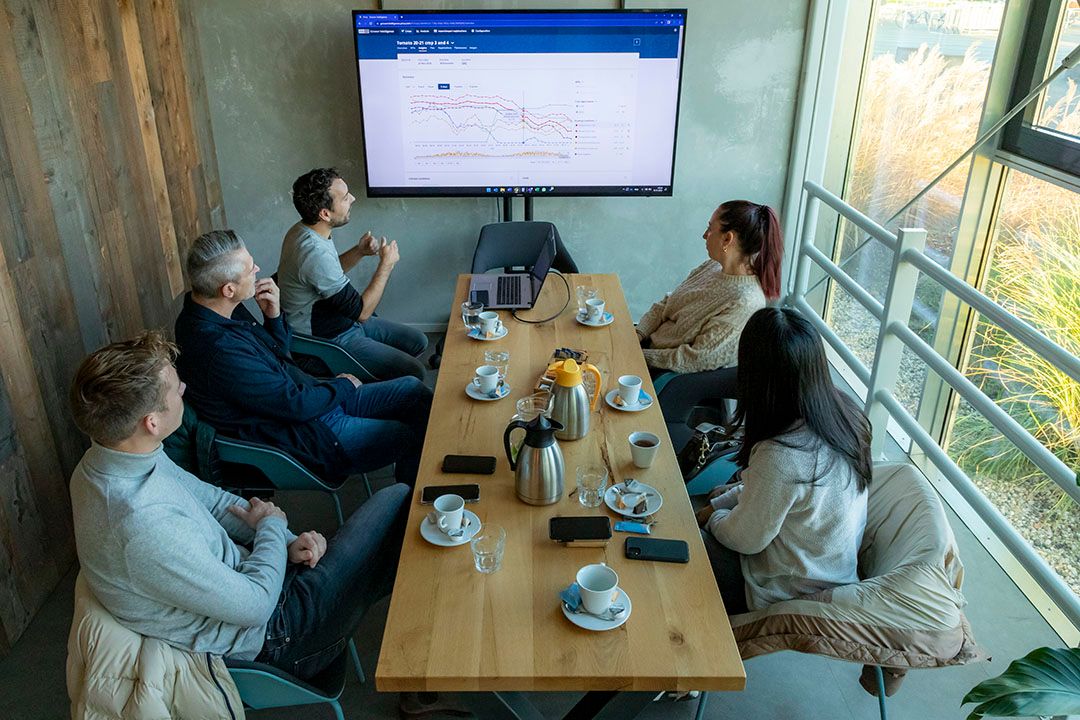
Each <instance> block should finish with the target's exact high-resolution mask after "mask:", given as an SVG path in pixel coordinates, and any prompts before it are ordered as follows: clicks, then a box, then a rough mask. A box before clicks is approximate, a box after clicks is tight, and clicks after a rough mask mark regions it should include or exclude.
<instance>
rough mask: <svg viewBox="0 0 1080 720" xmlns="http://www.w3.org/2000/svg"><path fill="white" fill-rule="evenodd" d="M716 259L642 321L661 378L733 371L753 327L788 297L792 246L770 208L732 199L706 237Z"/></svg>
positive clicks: (648, 354) (642, 335)
mask: <svg viewBox="0 0 1080 720" xmlns="http://www.w3.org/2000/svg"><path fill="white" fill-rule="evenodd" d="M702 238H703V239H704V240H705V249H706V251H707V252H708V254H709V259H708V260H706V261H705V262H704V263H702V264H701V265H699V266H698V267H696V268H694V270H693V271H691V273H690V275H689V276H687V278H686V280H684V281H683V282H682V284H681V285H679V286H678V287H677V288H675V290H674V291H673V292H671V293H669V294H668V295H667V296H666V297H664V298H663V299H662V300H660V301H659V302H657V303H655V304H653V306H652V307H651V308H649V310H648V312H646V313H645V314H644V315H642V317H641V320H640V321H639V322H638V326H637V333H638V339H639V340H640V341H641V346H642V348H644V353H645V361H646V362H647V363H648V365H649V368H650V369H651V370H652V371H654V375H658V374H660V373H662V372H664V371H668V370H670V371H674V372H677V373H693V372H702V371H705V370H716V369H717V368H731V370H732V374H731V386H732V388H731V389H732V392H734V380H735V374H734V367H733V366H734V365H735V362H736V356H737V354H738V348H739V334H740V333H741V332H742V329H743V326H744V325H745V324H746V321H747V320H748V319H749V318H750V316H751V315H753V314H754V312H756V311H757V310H760V309H761V308H763V307H765V304H766V302H767V301H768V300H775V299H777V298H778V297H779V296H780V263H781V260H782V259H783V254H784V243H783V239H782V238H781V236H780V221H779V220H778V219H777V217H776V213H775V212H774V211H773V209H772V208H770V207H769V206H768V205H759V204H757V203H753V202H750V201H748V200H731V201H729V202H726V203H724V204H723V205H721V206H720V207H718V208H717V209H716V211H715V212H713V214H712V217H710V218H709V225H708V227H707V228H706V229H705V233H704V234H703V235H702Z"/></svg>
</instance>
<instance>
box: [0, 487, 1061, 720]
mask: <svg viewBox="0 0 1080 720" xmlns="http://www.w3.org/2000/svg"><path fill="white" fill-rule="evenodd" d="M372 481H373V485H376V487H378V486H379V485H381V484H383V483H386V482H389V477H388V476H387V475H386V474H382V475H380V476H377V477H376V476H373V477H372ZM363 499H364V491H363V488H362V484H361V483H360V482H358V481H355V482H352V483H350V484H349V485H348V486H347V487H346V488H345V489H344V490H343V492H342V505H343V507H344V509H345V512H346V513H348V512H349V510H350V509H353V508H355V507H357V506H358V505H359V504H360V503H361V502H362V501H363ZM275 501H276V502H280V504H281V505H282V506H283V507H284V509H285V511H286V512H287V513H288V515H289V521H290V525H292V526H294V527H304V528H316V529H319V530H321V531H323V532H324V533H329V532H332V530H333V528H334V526H335V522H334V519H333V510H332V508H331V506H330V502H329V501H328V499H327V498H326V497H325V496H324V495H322V494H319V493H283V494H279V495H278V497H276V498H275ZM947 512H948V513H949V517H950V521H951V522H952V526H953V529H954V531H955V533H956V536H957V541H958V543H959V546H960V552H961V558H962V559H963V562H964V565H965V568H966V570H965V574H964V576H965V586H964V593H965V595H966V596H967V599H968V602H969V605H968V607H967V610H966V613H967V616H968V619H969V620H970V622H971V625H972V628H973V631H974V634H975V638H976V640H977V642H978V643H979V644H980V645H981V646H982V648H983V649H984V650H985V651H986V653H987V654H989V655H992V656H993V659H992V660H990V661H987V662H980V663H975V664H972V665H967V666H963V667H956V668H942V669H935V670H916V671H913V672H911V673H910V674H909V675H908V677H907V679H906V680H905V681H904V684H903V686H902V687H901V689H900V691H899V692H898V693H897V694H896V695H895V696H893V697H892V698H889V700H888V707H889V713H890V716H891V717H892V718H956V719H957V720H960V719H962V718H965V717H966V716H967V713H968V712H969V711H970V709H971V706H970V705H969V706H967V708H966V709H962V708H960V700H961V698H962V697H963V696H964V694H965V693H966V692H967V691H968V690H969V689H970V688H972V687H973V686H974V685H976V684H977V683H979V682H981V681H982V680H985V679H986V678H989V677H993V676H994V675H997V674H999V673H1000V672H1002V671H1003V670H1004V669H1005V667H1006V666H1007V665H1008V664H1009V662H1010V661H1011V660H1013V659H1015V658H1018V657H1021V656H1023V655H1025V654H1027V653H1028V652H1029V651H1031V650H1032V649H1034V648H1037V647H1041V646H1044V645H1058V646H1060V645H1061V644H1062V643H1061V640H1060V638H1058V636H1057V635H1056V634H1055V633H1054V632H1053V630H1052V629H1051V628H1050V626H1049V625H1047V623H1046V622H1045V621H1044V620H1043V619H1042V618H1041V616H1040V615H1039V614H1038V613H1037V612H1036V611H1035V609H1034V608H1033V607H1032V605H1031V603H1030V602H1029V601H1028V600H1027V598H1025V597H1024V595H1023V594H1022V593H1021V592H1020V591H1019V590H1018V589H1017V587H1016V586H1015V585H1014V584H1013V582H1012V580H1011V579H1010V578H1009V577H1008V575H1006V574H1005V572H1004V571H1003V570H1002V569H1001V568H1000V567H999V566H998V565H997V563H996V562H995V561H994V559H993V558H992V557H990V555H989V554H988V553H987V552H986V551H985V550H984V549H983V547H982V545H981V544H979V542H978V541H977V540H976V539H975V537H974V536H973V535H972V534H971V533H970V532H969V531H968V530H967V528H966V527H965V526H964V525H963V524H962V523H961V522H960V521H959V520H958V519H957V518H956V516H955V515H953V514H952V512H951V511H948V510H947ZM76 572H77V569H75V568H73V569H72V570H71V572H69V573H68V575H67V576H66V577H65V578H64V580H63V582H61V583H60V585H59V586H58V587H57V588H56V590H55V591H54V592H53V594H52V595H51V596H50V598H49V600H48V601H47V602H46V604H45V605H44V607H42V609H41V611H40V612H39V613H38V615H37V617H35V618H34V621H33V622H32V623H31V625H30V627H29V628H28V629H27V631H26V633H25V634H24V635H23V636H22V637H21V638H20V640H19V641H18V642H17V643H16V644H15V647H14V648H13V649H12V652H11V653H10V654H9V655H8V656H7V657H6V658H4V659H3V660H2V661H0V718H3V719H9V718H10V719H12V720H16V719H18V720H60V719H61V718H67V717H69V709H68V700H67V693H66V690H65V685H64V662H65V657H66V642H67V633H68V628H69V625H70V622H71V610H72V592H73V587H74V583H75V575H76ZM387 606H388V601H387V600H384V601H383V602H381V603H379V604H377V605H376V606H375V607H374V608H373V609H372V610H371V611H370V612H369V613H368V615H367V617H366V618H365V619H364V622H363V623H362V625H361V626H360V628H359V629H358V630H357V633H356V638H357V645H358V648H359V650H360V655H361V662H362V663H363V666H364V668H365V670H366V672H367V675H368V682H367V683H366V684H364V685H361V684H360V683H359V682H358V681H357V679H356V677H355V676H352V675H350V676H349V678H348V683H347V685H346V688H345V692H344V694H343V695H342V699H341V704H342V707H343V708H344V710H345V716H346V717H347V718H354V719H357V720H359V719H361V718H364V719H366V718H394V717H397V696H396V695H394V694H382V693H377V692H375V688H374V675H375V665H376V663H377V660H378V654H379V645H380V643H381V640H382V629H383V624H384V622H385V619H386V611H387ZM859 671H860V666H858V665H854V664H850V663H844V662H839V661H836V660H827V659H825V658H821V657H817V656H811V655H800V654H797V653H791V652H785V653H778V654H775V655H770V656H765V657H761V658H756V659H754V660H751V661H749V662H747V664H746V673H747V684H746V690H745V691H743V692H738V693H713V694H712V695H711V696H710V699H709V702H708V707H707V710H706V713H705V717H706V718H711V719H719V718H747V719H757V718H762V719H765V718H785V719H786V720H800V719H804V718H805V719H809V718H815V719H816V718H835V719H837V720H847V719H848V718H852V719H854V718H873V717H876V716H877V699H876V698H873V697H871V696H870V695H868V694H867V693H865V692H864V691H863V690H862V688H861V687H860V686H859V684H858V676H859ZM530 698H531V699H532V700H533V701H534V703H535V704H536V705H537V707H538V708H539V709H540V710H541V711H542V712H544V713H545V715H547V716H548V717H557V716H561V714H562V713H564V712H566V711H567V710H569V708H570V707H572V706H573V704H574V702H576V699H577V696H576V695H574V694H571V693H546V694H545V693H531V694H530ZM446 699H448V700H450V701H452V700H453V697H452V696H448V697H447V698H446ZM696 708H697V703H696V702H687V703H656V704H654V705H652V706H651V707H649V708H647V709H646V710H645V711H644V712H642V713H641V714H640V715H639V716H638V717H639V718H642V720H660V719H661V718H676V719H678V718H687V719H689V718H692V717H693V716H694V712H695V710H696ZM248 717H250V718H252V719H253V720H271V719H274V720H277V719H281V720H284V719H285V718H328V719H329V718H332V717H333V714H332V712H331V711H330V709H329V708H328V707H326V706H323V707H319V706H308V707H304V708H289V709H282V710H277V711H268V710H264V711H258V712H255V711H249V713H248Z"/></svg>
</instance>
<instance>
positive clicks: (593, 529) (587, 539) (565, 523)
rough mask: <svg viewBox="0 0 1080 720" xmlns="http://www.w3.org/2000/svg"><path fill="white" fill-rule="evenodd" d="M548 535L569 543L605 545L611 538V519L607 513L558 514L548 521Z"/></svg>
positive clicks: (555, 539)
mask: <svg viewBox="0 0 1080 720" xmlns="http://www.w3.org/2000/svg"><path fill="white" fill-rule="evenodd" d="M548 537H550V538H551V539H552V540H554V541H556V542H561V543H566V544H567V545H577V546H581V545H584V544H586V543H588V544H590V545H593V544H596V545H603V544H604V543H606V542H607V541H608V540H610V539H611V520H610V519H608V517H607V516H605V515H579V516H556V517H553V518H551V520H549V521H548Z"/></svg>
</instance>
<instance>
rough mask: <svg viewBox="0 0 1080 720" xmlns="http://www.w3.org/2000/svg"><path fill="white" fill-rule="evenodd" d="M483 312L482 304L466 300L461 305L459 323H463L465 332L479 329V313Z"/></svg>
mask: <svg viewBox="0 0 1080 720" xmlns="http://www.w3.org/2000/svg"><path fill="white" fill-rule="evenodd" d="M482 312H484V303H479V302H471V301H468V300H466V301H465V302H463V303H461V322H463V323H465V330H466V331H469V330H476V329H478V328H479V327H480V313H482Z"/></svg>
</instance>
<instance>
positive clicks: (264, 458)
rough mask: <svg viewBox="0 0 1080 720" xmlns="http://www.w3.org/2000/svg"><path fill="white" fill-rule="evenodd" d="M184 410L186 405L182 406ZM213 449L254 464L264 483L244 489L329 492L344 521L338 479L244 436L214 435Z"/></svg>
mask: <svg viewBox="0 0 1080 720" xmlns="http://www.w3.org/2000/svg"><path fill="white" fill-rule="evenodd" d="M185 412H186V409H185ZM214 451H215V452H216V453H217V457H218V459H219V460H220V461H222V462H226V463H232V464H234V465H242V466H246V467H251V468H254V469H255V470H258V471H259V474H260V475H261V476H262V477H263V478H265V480H266V483H265V486H263V483H259V482H255V483H245V484H244V485H243V489H244V490H245V491H252V490H254V491H258V490H274V491H277V490H321V491H322V492H325V493H327V494H329V495H330V498H331V500H333V501H334V514H335V516H336V517H337V521H338V526H339V527H340V526H341V525H343V524H344V523H345V517H344V515H343V514H342V512H341V500H339V499H338V494H337V491H338V490H339V489H340V488H341V485H342V484H341V483H338V484H336V485H334V484H331V483H329V482H327V481H325V480H323V479H322V478H320V477H318V476H317V475H315V473H313V472H311V471H310V470H308V469H307V468H306V467H304V466H303V465H301V464H300V463H298V462H297V461H296V460H295V459H294V458H293V457H292V456H291V455H289V454H288V453H286V452H283V451H281V450H278V449H277V448H274V447H271V446H269V445H262V444H260V443H255V442H248V441H246V440H234V439H232V438H227V437H224V436H222V435H218V436H216V437H215V438H214ZM360 477H362V478H363V479H364V490H366V491H367V494H368V497H371V482H370V481H369V480H368V476H367V473H361V474H360Z"/></svg>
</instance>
